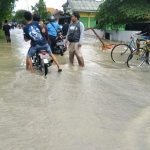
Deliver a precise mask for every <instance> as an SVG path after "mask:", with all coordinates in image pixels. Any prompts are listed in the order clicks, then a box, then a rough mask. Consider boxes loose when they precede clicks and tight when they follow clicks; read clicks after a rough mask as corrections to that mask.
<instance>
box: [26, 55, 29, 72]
mask: <svg viewBox="0 0 150 150" xmlns="http://www.w3.org/2000/svg"><path fill="white" fill-rule="evenodd" d="M28 69H29V63H28V56H27V57H26V70H28Z"/></svg>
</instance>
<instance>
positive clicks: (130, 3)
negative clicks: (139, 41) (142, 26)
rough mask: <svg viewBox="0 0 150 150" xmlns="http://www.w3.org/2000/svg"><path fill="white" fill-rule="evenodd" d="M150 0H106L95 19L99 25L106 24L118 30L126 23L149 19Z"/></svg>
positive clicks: (104, 26)
mask: <svg viewBox="0 0 150 150" xmlns="http://www.w3.org/2000/svg"><path fill="white" fill-rule="evenodd" d="M149 14H150V0H105V1H104V2H103V3H102V4H101V5H100V6H99V8H98V10H97V13H96V16H95V19H96V20H97V21H98V24H97V27H98V28H100V29H105V28H106V26H110V27H111V28H112V27H113V29H115V30H117V29H118V28H119V27H121V26H122V25H124V24H131V23H133V22H136V21H143V20H148V19H149V17H150V16H149Z"/></svg>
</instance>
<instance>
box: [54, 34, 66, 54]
mask: <svg viewBox="0 0 150 150" xmlns="http://www.w3.org/2000/svg"><path fill="white" fill-rule="evenodd" d="M66 50H67V47H66V46H65V45H64V37H63V35H62V34H61V32H59V33H58V36H57V37H56V46H55V47H54V48H53V51H54V54H60V55H61V56H63V55H64V52H65V51H66Z"/></svg>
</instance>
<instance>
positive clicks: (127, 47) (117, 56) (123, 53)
mask: <svg viewBox="0 0 150 150" xmlns="http://www.w3.org/2000/svg"><path fill="white" fill-rule="evenodd" d="M136 37H137V33H135V34H134V35H133V36H131V37H130V38H131V41H130V42H129V44H117V45H116V46H115V47H114V48H113V49H112V50H111V59H112V60H113V61H114V62H116V63H127V59H128V57H129V55H130V54H131V53H132V52H133V51H134V50H136V49H137V47H136V43H135V40H134V39H135V38H136Z"/></svg>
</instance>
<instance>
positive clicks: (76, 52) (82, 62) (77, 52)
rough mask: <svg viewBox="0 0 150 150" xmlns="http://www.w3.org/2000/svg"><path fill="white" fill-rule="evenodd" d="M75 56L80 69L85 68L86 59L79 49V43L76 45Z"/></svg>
mask: <svg viewBox="0 0 150 150" xmlns="http://www.w3.org/2000/svg"><path fill="white" fill-rule="evenodd" d="M74 47H75V55H76V57H77V60H78V64H79V66H80V67H84V59H83V56H82V53H81V48H79V47H78V43H75V46H74Z"/></svg>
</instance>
